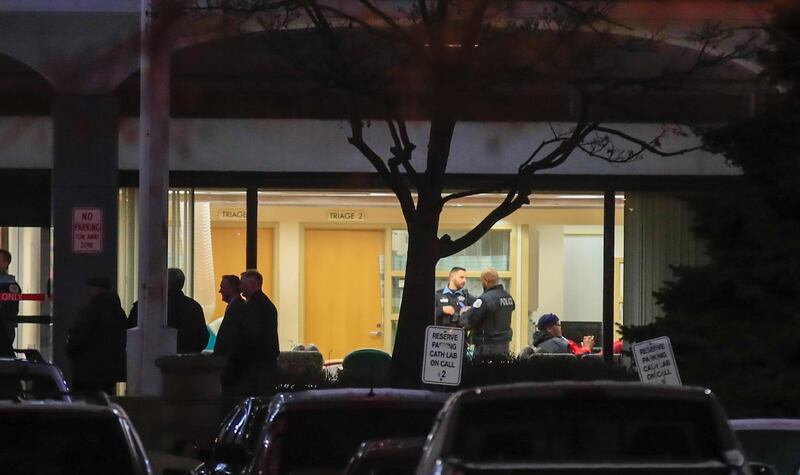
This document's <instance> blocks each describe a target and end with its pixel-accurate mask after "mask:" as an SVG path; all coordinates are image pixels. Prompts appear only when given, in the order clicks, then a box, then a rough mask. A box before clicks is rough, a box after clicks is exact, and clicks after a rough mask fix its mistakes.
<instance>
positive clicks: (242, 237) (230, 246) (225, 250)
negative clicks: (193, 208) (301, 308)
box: [211, 221, 275, 319]
mask: <svg viewBox="0 0 800 475" xmlns="http://www.w3.org/2000/svg"><path fill="white" fill-rule="evenodd" d="M273 234H274V233H273V231H272V229H271V228H259V229H258V270H259V271H260V272H261V274H262V275H263V276H264V286H263V289H264V293H266V294H267V295H268V296H272V289H273V286H272V283H273V258H274V256H273V254H274V252H273V248H274V245H275V244H274V237H273ZM246 237H247V230H246V228H245V227H244V226H242V227H238V226H237V227H221V226H215V223H214V222H213V221H212V223H211V243H212V244H211V245H212V249H213V251H214V282H216V283H217V285H219V282H220V280H222V276H223V275H226V274H233V275H239V274H241V273H242V272H244V271H245V270H246V267H245V264H246V251H247V243H246ZM225 305H226V304H225V302H223V301H222V297H221V296H220V295H219V293H217V298H216V306H215V307H214V311H213V312H212V315H213V318H214V319H216V318H218V317H220V316H222V314H223V313H225Z"/></svg>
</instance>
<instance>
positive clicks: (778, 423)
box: [730, 419, 800, 431]
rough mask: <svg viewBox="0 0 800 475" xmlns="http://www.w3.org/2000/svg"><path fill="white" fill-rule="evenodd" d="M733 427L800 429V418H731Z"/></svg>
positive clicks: (741, 429)
mask: <svg viewBox="0 0 800 475" xmlns="http://www.w3.org/2000/svg"><path fill="white" fill-rule="evenodd" d="M730 424H731V428H732V429H733V430H735V431H743V430H790V431H800V419H731V420H730Z"/></svg>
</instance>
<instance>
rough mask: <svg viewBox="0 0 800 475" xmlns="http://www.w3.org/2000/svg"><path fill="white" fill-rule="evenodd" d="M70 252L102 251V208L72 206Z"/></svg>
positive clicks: (93, 252)
mask: <svg viewBox="0 0 800 475" xmlns="http://www.w3.org/2000/svg"><path fill="white" fill-rule="evenodd" d="M72 252H75V253H79V254H98V253H101V252H103V210H102V209H100V208H72Z"/></svg>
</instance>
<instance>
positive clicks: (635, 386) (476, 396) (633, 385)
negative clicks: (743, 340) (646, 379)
mask: <svg viewBox="0 0 800 475" xmlns="http://www.w3.org/2000/svg"><path fill="white" fill-rule="evenodd" d="M592 394H596V395H597V397H603V398H605V397H614V398H620V399H642V398H644V399H671V400H675V399H683V400H707V399H708V398H709V397H710V396H711V391H710V390H708V389H704V388H697V387H685V386H665V385H655V384H644V383H638V382H615V381H588V382H575V381H561V382H551V383H515V384H505V385H499V386H483V387H478V388H470V389H464V390H461V391H459V392H458V393H456V396H455V397H454V398H453V400H455V401H460V402H468V401H473V400H482V401H485V400H489V399H496V400H504V399H509V400H511V399H520V398H529V399H555V398H558V399H568V398H570V397H575V398H580V399H586V398H587V397H589V396H591V395H592Z"/></svg>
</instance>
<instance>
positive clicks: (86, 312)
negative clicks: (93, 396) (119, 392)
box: [67, 277, 127, 394]
mask: <svg viewBox="0 0 800 475" xmlns="http://www.w3.org/2000/svg"><path fill="white" fill-rule="evenodd" d="M86 286H87V294H88V297H89V300H88V302H87V303H86V306H84V307H83V309H82V310H81V311H80V313H79V314H78V318H77V319H76V320H75V324H74V325H73V326H72V328H70V330H69V335H68V337H67V356H68V357H69V359H70V360H71V362H72V389H74V390H75V391H105V392H106V393H107V394H114V384H115V383H117V382H119V381H125V379H126V378H125V377H126V365H127V354H126V344H127V341H126V338H127V333H126V332H127V318H126V316H125V311H124V310H122V305H121V303H120V300H119V296H118V295H117V294H116V292H113V291H112V290H111V281H110V280H109V279H108V278H107V277H94V278H92V279H89V280H88V281H86Z"/></svg>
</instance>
